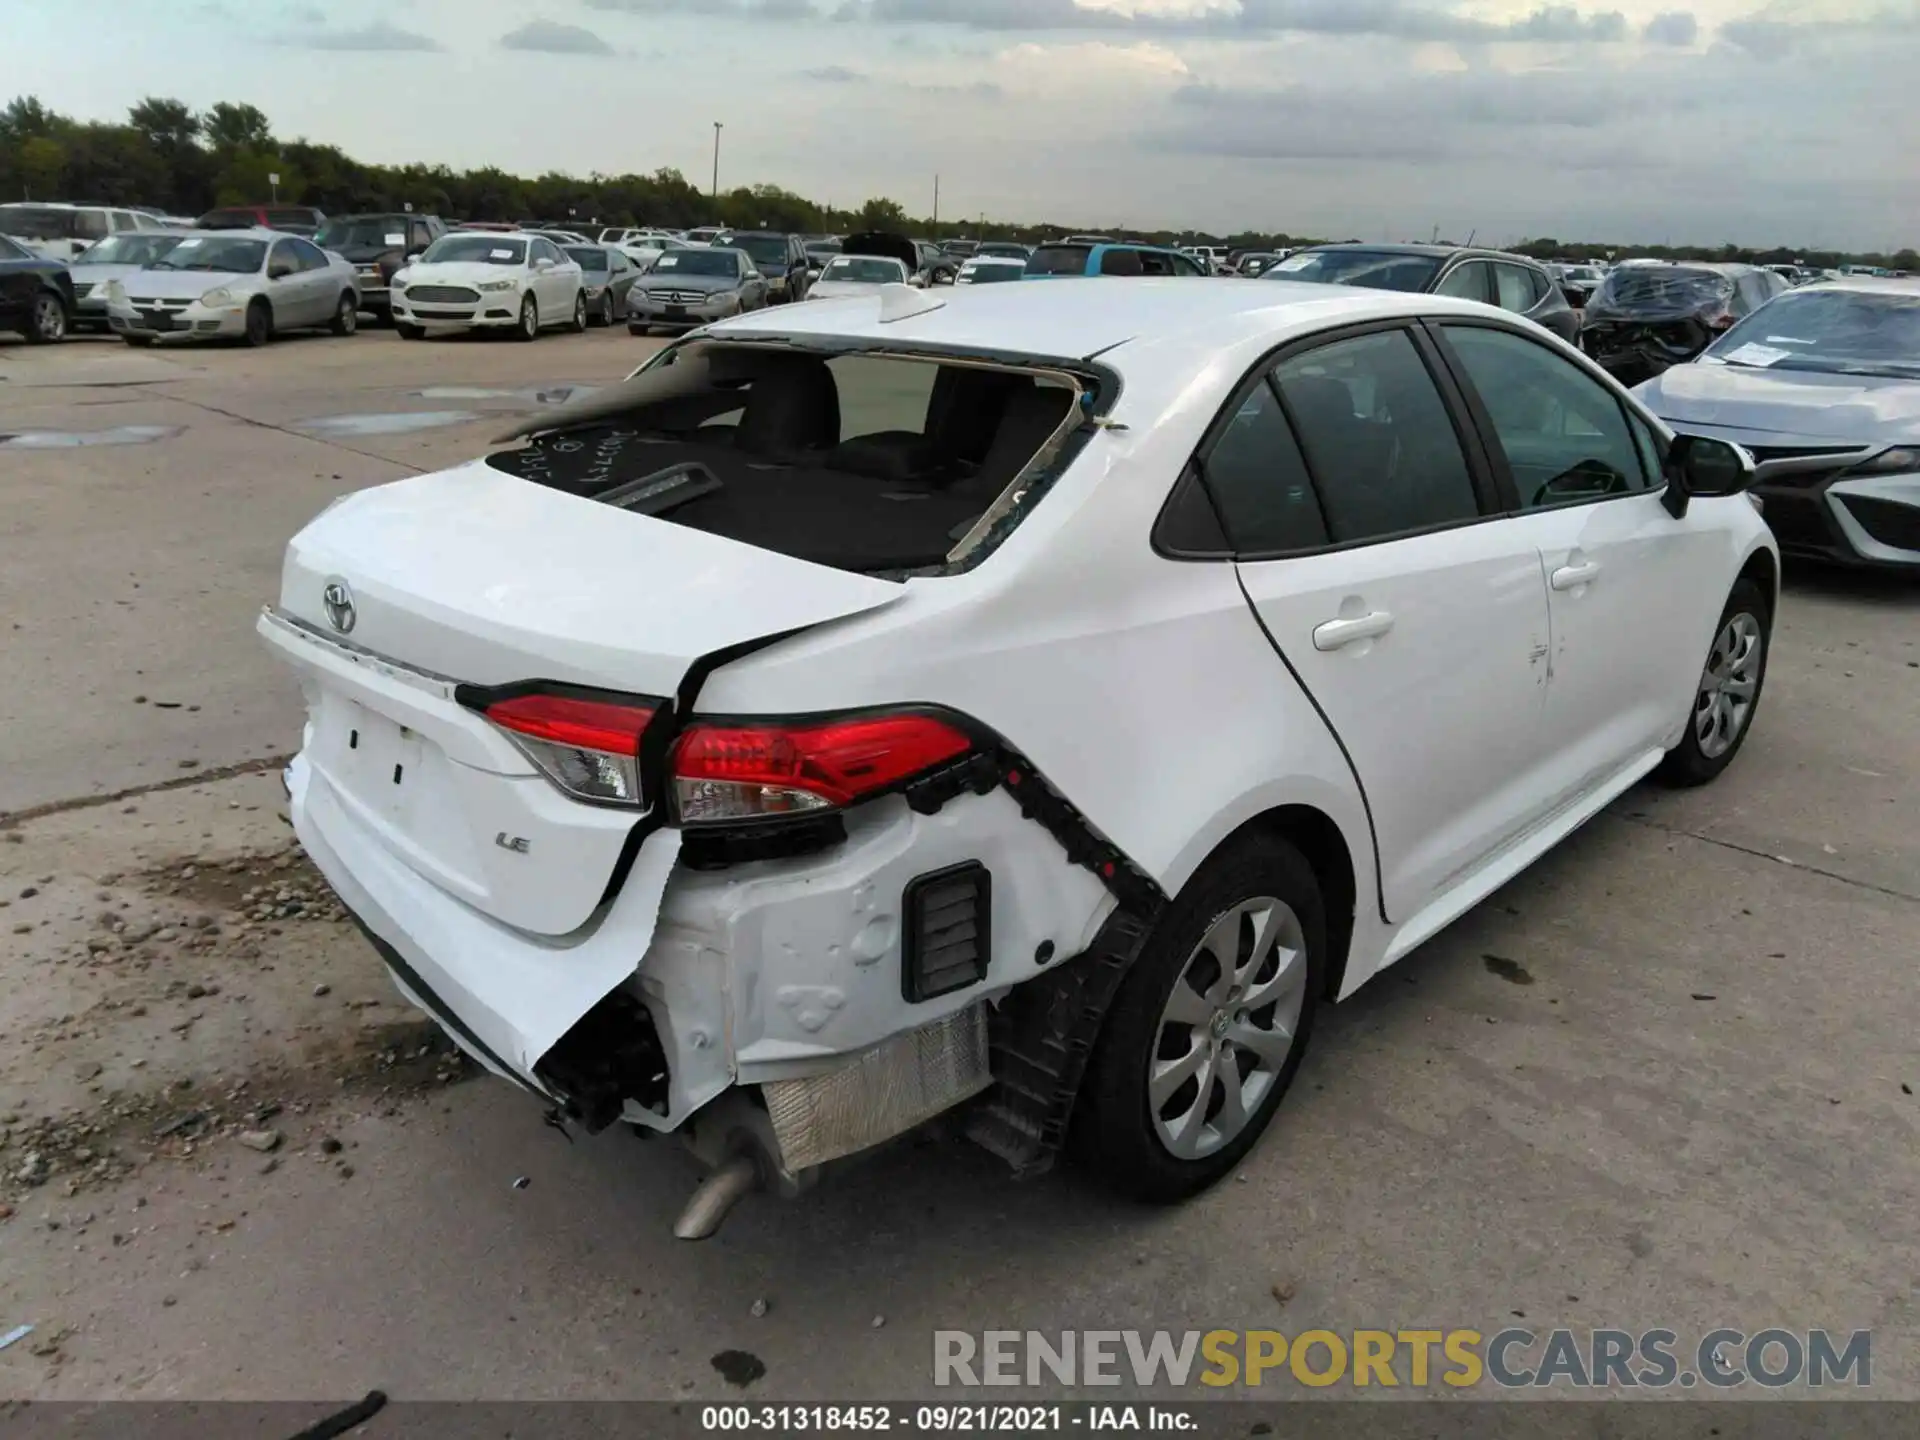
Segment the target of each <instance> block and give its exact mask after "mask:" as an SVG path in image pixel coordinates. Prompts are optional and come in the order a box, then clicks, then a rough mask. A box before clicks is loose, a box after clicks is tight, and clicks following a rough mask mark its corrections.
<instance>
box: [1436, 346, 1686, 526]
mask: <svg viewBox="0 0 1920 1440" xmlns="http://www.w3.org/2000/svg"><path fill="white" fill-rule="evenodd" d="M1442 330H1443V332H1444V333H1445V335H1446V337H1447V339H1448V341H1449V342H1450V343H1451V344H1452V346H1453V350H1454V353H1455V354H1456V355H1458V356H1459V357H1460V364H1461V367H1462V368H1463V369H1464V370H1465V371H1466V373H1467V378H1468V379H1469V380H1470V381H1471V382H1472V384H1473V388H1474V389H1475V390H1477V391H1479V392H1480V401H1481V403H1482V404H1483V405H1484V406H1486V409H1487V414H1488V416H1489V417H1490V418H1491V419H1492V421H1493V430H1494V438H1495V439H1496V440H1497V441H1498V443H1499V447H1500V449H1501V450H1503V451H1504V452H1505V453H1506V457H1507V465H1508V468H1509V469H1511V470H1512V472H1513V479H1514V484H1515V485H1516V486H1517V487H1518V488H1519V491H1520V503H1521V504H1522V505H1523V506H1524V507H1526V508H1527V509H1529V510H1533V509H1538V508H1540V507H1543V506H1548V505H1570V504H1580V503H1583V502H1585V501H1589V500H1601V499H1605V498H1607V497H1608V496H1613V495H1630V494H1634V493H1636V492H1638V491H1642V490H1645V489H1647V488H1648V485H1649V483H1650V482H1649V479H1648V471H1647V469H1646V466H1645V463H1644V460H1643V458H1642V454H1641V448H1640V446H1639V445H1638V444H1637V443H1636V442H1635V440H1634V436H1633V431H1632V429H1631V427H1629V425H1628V424H1627V416H1626V411H1625V410H1624V409H1623V408H1622V406H1621V404H1620V400H1619V397H1618V396H1616V395H1615V394H1614V393H1613V392H1612V391H1611V390H1609V389H1608V388H1607V387H1606V386H1604V385H1602V384H1601V383H1600V382H1599V381H1598V380H1595V379H1594V378H1593V377H1592V376H1591V375H1589V374H1587V373H1586V372H1585V371H1584V370H1582V369H1581V368H1580V367H1579V366H1578V365H1575V364H1574V363H1573V362H1572V361H1570V360H1567V359H1565V358H1564V357H1562V356H1560V355H1557V354H1555V353H1554V352H1553V351H1551V350H1549V349H1547V347H1546V346H1544V345H1539V344H1536V343H1535V342H1533V341H1531V340H1528V339H1526V338H1525V337H1524V336H1520V335H1515V334H1513V333H1511V332H1510V331H1506V330H1494V329H1490V328H1488V327H1486V326H1477V325H1446V326H1443V327H1442Z"/></svg>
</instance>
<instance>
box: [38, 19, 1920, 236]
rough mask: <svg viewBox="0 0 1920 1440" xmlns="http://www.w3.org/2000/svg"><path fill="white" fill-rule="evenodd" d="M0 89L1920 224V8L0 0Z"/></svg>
mask: <svg viewBox="0 0 1920 1440" xmlns="http://www.w3.org/2000/svg"><path fill="white" fill-rule="evenodd" d="M0 35H4V37H5V50H6V52H7V58H6V61H5V64H4V67H0V97H4V98H10V94H11V93H13V92H31V93H37V94H38V95H39V96H40V97H41V98H42V99H43V100H45V101H46V102H47V103H48V104H50V105H52V106H54V107H56V108H58V109H60V110H62V111H65V112H68V113H71V114H75V115H79V116H82V117H91V118H116V119H117V118H120V117H122V116H123V115H124V113H125V110H126V107H127V106H128V105H129V104H131V103H132V102H134V101H136V100H138V99H140V98H141V97H142V96H143V95H146V94H150V93H154V94H165V95H174V96H178V97H179V98H181V99H184V100H186V101H189V102H190V103H192V104H195V105H198V106H205V105H209V104H211V103H213V102H214V101H216V100H222V99H226V100H246V101H251V102H252V103H253V104H255V105H258V106H260V107H261V108H262V109H263V110H265V111H266V112H267V113H268V115H270V116H271V117H272V119H273V123H274V127H275V130H276V132H277V133H279V134H281V135H283V136H289V137H290V136H296V135H300V136H305V137H307V138H310V139H314V140H324V141H329V142H331V143H333V144H336V145H339V146H341V147H343V148H344V149H346V150H347V151H348V152H350V153H352V154H354V155H357V156H360V157H362V158H365V159H371V160H380V161H389V162H397V161H408V160H427V161H441V162H445V163H448V164H451V165H456V166H462V167H466V166H476V165H483V164H492V165H498V166H501V167H503V168H505V169H508V170H515V171H521V172H525V173H535V172H538V171H541V170H545V169H561V170H571V171H574V172H582V173H583V172H587V171H591V170H603V171H622V170H639V171H651V170H654V169H657V168H660V167H662V166H673V167H677V168H678V169H680V170H682V171H684V172H685V173H686V174H687V175H688V176H689V177H690V178H692V179H694V180H696V181H697V182H698V183H700V184H701V185H703V186H704V185H705V184H706V183H707V181H708V179H709V176H710V169H711V163H712V146H713V128H712V126H713V122H714V121H716V120H720V121H724V122H725V123H726V131H725V136H724V140H723V143H722V149H721V156H720V178H721V183H722V185H736V184H744V183H750V182H756V181H771V182H774V183H777V184H780V185H784V186H786V187H788V188H790V189H793V190H798V191H800V192H801V193H803V194H807V195H810V196H813V197H815V198H818V199H823V200H829V201H831V202H833V203H834V204H836V205H841V206H851V205H857V204H859V203H860V202H861V201H862V200H864V199H866V198H867V197H869V196H871V195H880V194H884V195H891V196H893V197H894V198H896V199H898V200H900V201H901V202H902V203H903V204H905V205H906V206H907V208H908V210H909V211H910V212H912V213H916V214H925V213H926V212H927V211H928V210H929V209H930V208H931V207H932V204H933V190H934V176H935V174H936V172H937V173H938V174H939V175H940V195H941V201H940V203H941V214H942V215H943V216H949V217H950V216H954V215H958V214H978V213H981V212H983V211H984V212H986V213H988V214H990V215H994V216H1003V217H1009V218H1012V217H1019V218H1033V219H1038V218H1048V219H1054V220H1059V221H1062V222H1066V223H1070V224H1073V225H1076V226H1089V227H1091V226H1102V227H1105V226H1137V227H1142V228H1147V227H1153V228H1158V227H1163V226H1165V227H1196V228H1204V229H1209V230H1213V231H1224V230H1228V229H1237V228H1240V227H1250V228H1263V229H1264V228H1272V229H1281V230H1286V231H1289V232H1292V233H1296V234H1297V233H1318V234H1329V235H1335V236H1342V237H1344V236H1346V235H1356V236H1360V237H1363V238H1368V239H1408V238H1424V237H1425V236H1427V235H1429V234H1431V233H1432V230H1433V228H1434V227H1435V226H1438V227H1439V229H1440V231H1441V232H1442V234H1443V235H1447V236H1450V237H1452V238H1455V239H1463V238H1465V236H1466V234H1467V232H1468V231H1470V230H1476V229H1477V230H1478V232H1479V236H1480V238H1481V240H1482V241H1486V240H1489V239H1491V240H1493V241H1495V242H1496V243H1509V242H1512V241H1514V240H1516V239H1519V238H1522V237H1531V236H1540V235H1557V236H1559V237H1561V238H1592V239H1602V238H1608V239H1627V240H1641V241H1648V242H1657V241H1664V240H1672V241H1674V242H1694V243H1711V242H1718V241H1722V240H1737V241H1740V242H1742V243H1748V244H1762V243H1775V242H1778V243H1784V244H1790V245H1800V246H1805V247H1809V248H1811V247H1814V246H1844V247H1848V248H1853V249H1862V248H1878V247H1882V246H1885V247H1889V248H1891V247H1894V246H1897V245H1909V244H1916V243H1920V183H1916V182H1917V181H1920V160H1917V159H1916V157H1917V156H1920V104H1916V103H1915V100H1914V95H1915V93H1916V90H1920V0H1771V3H1770V0H1651V3H1642V0H1615V3H1613V4H1602V5H1599V6H1593V7H1589V6H1585V5H1573V4H1548V5H1544V6H1543V5H1541V4H1539V3H1538V0H325V3H320V4H311V3H295V0H206V3H202V0H166V3H154V0H0Z"/></svg>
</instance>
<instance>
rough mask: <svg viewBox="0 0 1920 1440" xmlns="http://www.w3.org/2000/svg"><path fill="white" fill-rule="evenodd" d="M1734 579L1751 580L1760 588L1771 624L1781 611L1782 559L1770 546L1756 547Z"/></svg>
mask: <svg viewBox="0 0 1920 1440" xmlns="http://www.w3.org/2000/svg"><path fill="white" fill-rule="evenodd" d="M1734 579H1735V581H1736V582H1738V581H1741V580H1751V581H1753V583H1754V584H1756V585H1758V586H1759V587H1760V593H1761V594H1762V595H1764V596H1766V597H1767V618H1768V621H1769V622H1771V621H1772V619H1773V617H1774V616H1775V615H1777V614H1778V613H1779V610H1780V557H1779V556H1778V555H1775V554H1774V553H1773V551H1772V550H1771V549H1770V548H1769V547H1768V546H1765V545H1759V546H1756V547H1755V548H1754V550H1753V553H1752V554H1750V555H1748V556H1747V558H1746V560H1745V561H1744V562H1743V563H1742V564H1741V566H1740V573H1739V574H1738V575H1736V576H1735V577H1734Z"/></svg>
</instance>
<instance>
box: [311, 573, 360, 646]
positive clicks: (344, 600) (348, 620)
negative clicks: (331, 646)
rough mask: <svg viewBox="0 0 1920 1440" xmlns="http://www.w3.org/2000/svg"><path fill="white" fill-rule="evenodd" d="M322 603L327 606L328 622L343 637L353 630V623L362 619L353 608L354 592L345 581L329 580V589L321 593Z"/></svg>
mask: <svg viewBox="0 0 1920 1440" xmlns="http://www.w3.org/2000/svg"><path fill="white" fill-rule="evenodd" d="M320 603H321V604H322V605H324V606H326V609H327V622H328V623H329V624H330V625H332V626H333V628H334V629H336V630H338V631H339V632H340V633H341V634H342V635H345V634H347V633H348V632H349V631H351V630H352V629H353V622H354V621H355V620H357V619H359V618H360V617H359V616H358V615H357V614H355V612H354V608H353V591H352V590H351V589H349V588H348V587H347V582H346V581H344V580H329V581H328V582H327V588H326V589H324V590H322V591H321V592H320Z"/></svg>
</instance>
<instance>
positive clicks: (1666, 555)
mask: <svg viewBox="0 0 1920 1440" xmlns="http://www.w3.org/2000/svg"><path fill="white" fill-rule="evenodd" d="M1436 329H1437V333H1438V334H1439V336H1440V337H1441V339H1442V345H1443V351H1444V353H1445V354H1446V355H1447V356H1448V358H1449V361H1450V363H1451V364H1452V365H1453V367H1454V368H1455V370H1456V372H1457V374H1458V376H1459V379H1460V381H1461V385H1462V388H1463V390H1465V391H1466V393H1467V397H1468V403H1469V409H1470V410H1471V411H1472V412H1473V413H1474V414H1475V415H1476V417H1477V419H1478V423H1479V425H1480V427H1481V428H1482V429H1483V431H1484V432H1485V434H1486V447H1487V450H1488V452H1489V455H1490V458H1491V459H1492V461H1493V464H1494V466H1495V472H1496V478H1497V479H1498V481H1499V482H1500V484H1501V486H1502V488H1503V489H1505V488H1507V487H1508V486H1511V487H1512V489H1511V492H1510V494H1511V503H1512V504H1513V505H1514V506H1515V507H1516V508H1517V511H1518V514H1517V515H1516V517H1515V518H1514V520H1513V521H1511V522H1510V524H1509V527H1508V528H1510V529H1511V530H1512V531H1513V532H1514V533H1515V534H1516V535H1519V536H1523V537H1525V539H1526V541H1527V542H1528V543H1529V544H1532V545H1535V546H1537V547H1538V549H1539V552H1540V562H1541V565H1542V568H1543V570H1544V572H1545V575H1546V577H1547V583H1548V591H1547V595H1548V606H1549V613H1550V617H1551V644H1552V656H1551V659H1550V663H1549V668H1548V684H1547V706H1546V721H1545V727H1544V739H1545V746H1546V753H1545V759H1544V771H1543V776H1544V779H1545V782H1546V784H1547V787H1548V789H1549V790H1550V791H1551V793H1552V796H1553V799H1554V803H1556V804H1557V803H1559V802H1561V801H1564V800H1568V799H1571V798H1573V797H1574V796H1576V795H1578V794H1580V793H1581V792H1583V791H1585V790H1588V789H1591V788H1593V786H1594V785H1596V784H1597V783H1599V782H1601V781H1602V780H1604V779H1605V778H1606V777H1607V776H1609V775H1611V774H1613V773H1614V772H1616V771H1618V770H1620V769H1621V768H1622V767H1624V766H1626V765H1628V764H1630V763H1632V762H1634V761H1635V760H1636V759H1644V758H1646V757H1647V756H1649V755H1651V754H1653V753H1654V752H1656V751H1658V750H1659V749H1660V748H1661V747H1662V745H1663V743H1664V741H1665V740H1666V738H1667V737H1668V736H1669V735H1670V734H1671V732H1672V730H1673V728H1674V726H1675V724H1676V723H1677V722H1678V720H1679V719H1680V716H1681V715H1682V713H1683V712H1684V710H1685V707H1686V705H1687V703H1688V701H1689V700H1690V699H1691V697H1692V695H1693V693H1694V688H1695V686H1694V682H1695V680H1696V679H1697V678H1698V672H1699V668H1700V665H1701V662H1702V660H1703V659H1704V657H1705V655H1706V649H1707V642H1708V636H1707V634H1706V633H1705V631H1704V630H1702V629H1701V628H1700V626H1701V625H1703V624H1706V623H1709V622H1710V621H1711V620H1712V619H1713V618H1714V617H1715V616H1718V615H1719V613H1720V607H1721V604H1722V602H1723V601H1724V599H1725V596H1724V595H1723V594H1716V593H1714V591H1715V590H1716V589H1724V587H1725V584H1726V578H1725V573H1724V563H1723V562H1722V561H1721V560H1720V559H1719V558H1718V557H1719V556H1720V555H1721V554H1723V553H1724V546H1723V545H1721V544H1720V543H1718V538H1717V537H1716V536H1715V535H1713V534H1712V532H1711V531H1710V530H1709V529H1707V528H1706V527H1704V526H1702V525H1699V524H1697V523H1689V522H1685V521H1677V520H1675V519H1674V518H1673V516H1671V515H1670V514H1668V513H1667V511H1666V508H1665V506H1664V505H1663V504H1662V503H1661V493H1662V491H1663V490H1664V488H1665V487H1664V484H1663V482H1662V481H1661V478H1660V470H1659V467H1660V456H1659V453H1658V450H1657V442H1656V441H1655V438H1654V434H1653V431H1652V430H1651V429H1650V428H1649V427H1647V426H1646V424H1645V422H1644V421H1641V420H1640V419H1639V418H1638V417H1636V416H1634V415H1633V413H1632V411H1631V409H1630V408H1629V407H1628V406H1627V405H1626V404H1624V403H1623V401H1622V400H1621V398H1620V396H1619V395H1618V394H1617V393H1616V392H1615V391H1614V389H1613V388H1612V387H1611V386H1609V385H1606V384H1604V383H1602V382H1601V381H1600V380H1598V379H1596V378H1595V377H1594V376H1593V375H1592V374H1591V373H1589V372H1588V371H1587V370H1586V368H1585V367H1583V366H1581V365H1580V364H1578V363H1577V362H1575V361H1573V360H1571V359H1569V358H1568V357H1566V356H1565V355H1563V354H1561V353H1560V352H1559V351H1557V350H1556V349H1554V348H1553V347H1552V346H1551V345H1549V344H1547V343H1545V342H1543V341H1542V340H1540V339H1538V338H1537V337H1534V336H1531V335H1525V334H1521V333H1519V332H1517V331H1514V330H1510V329H1507V328H1505V327H1503V326H1499V325H1497V324H1481V323H1478V322H1473V321H1451V320H1449V321H1445V322H1443V323H1440V324H1439V325H1438V326H1437V327H1436ZM1702 616H1704V617H1706V619H1705V620H1704V621H1702V620H1700V619H1699V618H1698V617H1702Z"/></svg>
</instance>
